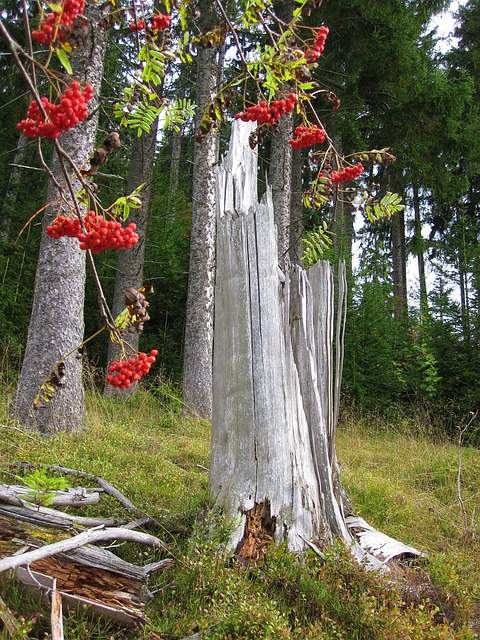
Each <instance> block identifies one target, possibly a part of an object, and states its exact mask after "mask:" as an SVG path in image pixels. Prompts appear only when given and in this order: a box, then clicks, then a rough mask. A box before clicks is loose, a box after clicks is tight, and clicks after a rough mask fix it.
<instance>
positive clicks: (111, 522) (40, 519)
mask: <svg viewBox="0 0 480 640" xmlns="http://www.w3.org/2000/svg"><path fill="white" fill-rule="evenodd" d="M22 504H23V506H21V507H19V506H15V505H10V504H9V505H7V504H2V503H1V502H0V514H3V515H6V516H9V517H14V518H15V519H17V520H23V521H24V522H31V523H32V524H38V525H40V526H44V527H58V528H59V529H71V528H72V527H73V526H79V527H98V526H105V527H111V526H115V525H117V524H121V523H120V522H119V521H118V520H115V519H114V518H91V517H85V516H74V515H71V514H69V513H64V512H63V511H56V510H55V509H49V508H48V507H39V506H33V505H31V504H28V503H26V502H25V501H22Z"/></svg>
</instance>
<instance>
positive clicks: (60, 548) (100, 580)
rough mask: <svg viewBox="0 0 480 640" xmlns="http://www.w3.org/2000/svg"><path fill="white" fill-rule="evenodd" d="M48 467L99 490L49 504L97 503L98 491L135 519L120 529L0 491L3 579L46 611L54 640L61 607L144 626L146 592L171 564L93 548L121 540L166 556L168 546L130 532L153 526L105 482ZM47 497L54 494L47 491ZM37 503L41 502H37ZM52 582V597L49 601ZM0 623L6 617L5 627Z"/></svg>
mask: <svg viewBox="0 0 480 640" xmlns="http://www.w3.org/2000/svg"><path fill="white" fill-rule="evenodd" d="M16 466H17V467H18V466H20V467H21V468H29V466H30V465H27V464H25V463H20V465H16ZM49 468H50V469H52V470H55V471H57V472H63V471H65V472H68V473H70V474H71V475H74V474H77V475H79V476H83V477H88V478H90V479H94V480H95V482H96V483H97V484H98V485H99V488H98V489H97V490H94V489H88V490H87V489H83V488H81V487H77V488H76V489H70V490H69V491H55V498H58V499H59V501H60V502H62V503H68V506H83V505H84V504H85V503H86V502H88V501H90V500H92V496H93V500H94V501H95V502H98V499H99V492H104V493H107V494H109V495H111V496H112V497H114V498H115V499H116V500H118V501H119V502H120V503H121V504H122V506H123V507H124V508H125V509H128V511H130V512H133V513H134V514H135V518H136V519H135V520H127V519H125V521H122V522H121V524H123V523H125V526H118V525H119V524H120V523H119V521H118V520H117V519H114V518H91V517H85V516H80V515H71V514H67V513H65V512H64V511H61V510H59V509H53V508H49V507H46V506H41V505H38V504H33V502H32V500H35V499H36V498H35V492H34V491H32V490H31V489H29V488H28V487H22V486H17V485H7V484H0V574H1V575H0V577H1V579H2V580H11V579H14V580H15V581H16V582H17V583H18V584H19V585H20V587H21V588H22V590H28V593H29V596H33V597H35V598H36V599H40V600H42V602H43V604H45V605H48V606H51V611H52V614H51V615H52V620H51V624H52V634H53V633H54V632H55V633H56V637H57V638H58V640H61V639H62V630H61V623H62V620H61V611H60V608H59V606H60V603H61V602H63V607H64V609H65V608H66V607H68V608H70V609H72V608H73V609H79V610H82V611H83V610H86V612H87V614H88V615H91V616H92V617H98V616H102V617H107V618H109V619H110V620H112V621H114V622H115V623H117V624H120V625H122V626H125V627H133V626H135V627H137V626H141V625H142V624H143V623H144V621H145V614H144V608H145V605H146V604H147V603H148V602H149V601H150V600H151V599H152V598H153V595H152V593H151V592H150V590H149V589H148V579H149V577H150V576H151V575H152V574H153V573H155V572H158V571H163V570H165V569H168V568H169V567H171V566H172V565H173V563H174V561H173V560H172V559H170V558H165V559H162V560H160V561H155V558H152V561H151V562H149V563H148V564H146V565H145V566H138V565H136V564H133V563H130V562H126V561H125V560H123V559H122V558H120V557H119V556H117V555H116V554H114V553H112V551H110V550H109V549H107V548H104V547H102V546H98V545H96V543H98V542H102V541H106V540H119V541H120V540H121V541H124V542H134V543H141V544H146V545H149V546H150V547H152V548H154V549H161V550H162V551H167V550H168V546H167V545H166V544H165V543H164V542H162V540H160V539H159V538H157V537H155V536H153V535H149V534H146V533H142V532H140V531H138V530H136V529H138V528H139V527H142V526H144V525H145V524H151V523H152V519H151V518H150V517H149V516H146V515H145V514H143V512H142V511H141V510H140V509H137V508H136V507H135V506H134V505H133V504H132V503H131V502H130V501H129V500H128V499H127V498H126V497H125V496H123V494H122V493H121V492H119V491H118V490H117V489H115V487H113V486H112V485H111V484H110V483H108V482H106V481H105V480H103V479H102V478H97V477H96V476H92V475H91V474H86V473H84V472H77V471H74V470H70V469H67V468H64V467H55V468H52V467H49ZM40 493H41V492H40ZM51 493H54V492H53V491H52V492H50V491H49V494H51ZM32 494H33V495H32ZM42 497H43V498H44V496H41V495H40V496H39V501H40V500H41V499H42ZM50 497H51V496H50V495H49V500H50ZM85 501H86V502H85ZM80 502H81V504H79V503H80ZM55 506H57V505H55ZM98 525H100V526H98ZM85 527H88V529H87V530H85V531H81V532H80V533H79V532H78V529H79V528H81V529H83V528H85ZM54 581H55V584H56V595H55V597H52V594H53V593H54V591H55V590H54V591H52V589H53V585H54ZM46 596H48V598H47V597H46ZM2 611H3V610H2V608H1V607H0V621H1V622H3V624H4V626H5V629H6V628H7V627H6V625H7V624H10V625H12V630H13V626H14V625H15V619H14V618H11V617H10V618H8V607H6V608H5V610H4V612H3V614H2ZM4 618H8V623H6V622H5V620H4ZM52 638H53V635H52Z"/></svg>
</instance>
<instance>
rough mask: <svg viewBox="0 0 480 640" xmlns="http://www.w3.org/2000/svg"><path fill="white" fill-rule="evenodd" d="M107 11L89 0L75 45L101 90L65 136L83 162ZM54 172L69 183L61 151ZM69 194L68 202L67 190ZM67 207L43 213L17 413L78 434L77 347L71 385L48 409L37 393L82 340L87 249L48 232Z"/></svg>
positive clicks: (84, 76) (85, 77) (29, 421)
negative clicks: (37, 405) (83, 35)
mask: <svg viewBox="0 0 480 640" xmlns="http://www.w3.org/2000/svg"><path fill="white" fill-rule="evenodd" d="M107 12H108V5H107V4H106V3H98V4H96V3H93V2H87V4H86V7H85V17H86V18H87V21H88V24H89V25H90V28H89V32H88V37H87V39H86V42H85V45H84V46H81V47H79V48H78V49H76V50H75V51H74V52H73V54H72V56H71V63H72V68H73V78H75V79H76V80H78V81H79V82H81V83H87V82H88V83H90V84H91V85H92V86H93V87H94V91H95V94H94V97H93V99H92V100H91V101H90V102H89V104H88V108H89V112H90V113H91V114H92V115H91V117H90V118H89V119H87V120H85V121H84V122H82V123H81V124H79V125H77V126H76V127H74V128H73V129H71V130H70V131H68V132H65V133H63V134H62V136H61V138H60V143H61V145H62V147H63V148H64V150H65V151H66V152H67V153H68V155H69V156H70V158H71V159H72V160H73V161H74V162H75V164H76V165H77V166H78V167H81V166H82V165H84V164H85V163H86V161H87V160H88V158H89V156H90V154H91V152H92V151H93V149H94V142H95V135H96V130H97V123H98V112H96V111H95V109H96V107H97V105H98V97H99V92H100V85H101V81H102V75H103V62H104V56H105V48H106V30H105V29H104V28H103V27H102V20H103V18H104V17H105V16H106V14H107ZM92 25H94V28H93V27H92ZM52 171H53V173H54V175H55V177H56V178H57V180H58V182H59V183H60V184H65V177H64V175H63V173H62V170H61V168H60V165H59V162H58V159H57V157H56V156H55V158H54V160H53V163H52ZM70 173H71V172H70ZM79 189H80V185H79V182H78V181H77V180H73V190H74V192H75V193H76V192H77V191H78V190H79ZM59 195H60V194H59V192H58V190H57V189H56V187H54V185H53V184H52V183H51V184H50V186H49V189H48V193H47V203H50V202H52V203H56V202H57V200H58V198H59ZM64 195H65V198H66V199H67V200H69V193H68V192H67V190H65V193H64ZM68 210H69V206H67V205H66V204H64V203H62V205H58V204H53V205H51V206H49V207H48V208H47V209H46V213H45V215H44V218H43V222H42V225H43V233H42V239H41V243H40V253H39V258H38V265H37V271H36V278H35V285H34V286H35V291H34V298H33V307H32V315H31V319H30V325H29V330H28V338H27V346H26V350H25V355H24V359H23V364H22V370H21V373H20V379H19V383H18V387H17V391H16V395H15V399H14V402H13V405H12V412H13V414H14V415H15V416H16V417H17V418H18V420H19V421H20V423H21V424H22V425H23V426H24V427H26V428H29V429H33V430H35V429H37V430H39V431H40V432H42V433H44V434H48V435H50V434H53V433H55V432H57V431H63V430H65V431H76V430H78V429H82V428H84V426H85V425H84V411H85V408H84V390H83V384H82V362H81V357H80V355H79V353H78V352H75V353H73V354H72V355H71V356H69V357H68V358H67V359H66V361H65V367H66V368H65V386H64V388H62V389H61V390H59V391H57V392H56V393H55V394H54V396H53V398H52V400H51V401H50V402H49V403H48V404H46V405H45V406H44V408H42V409H34V408H33V400H34V398H35V396H36V395H37V394H38V392H39V390H40V388H41V386H42V384H43V383H44V382H45V381H46V380H47V378H48V377H49V374H50V372H51V371H52V369H53V368H54V367H55V365H56V363H57V362H58V361H59V360H61V359H62V358H64V356H65V355H66V354H68V353H69V352H70V351H71V350H72V349H74V348H75V346H76V345H80V344H81V343H82V341H83V330H84V323H83V302H84V288H85V251H81V250H80V249H79V243H78V240H76V239H75V238H73V239H70V238H60V240H53V239H52V238H50V237H49V236H47V234H46V233H45V228H46V226H47V225H48V224H51V222H52V221H53V219H54V218H55V217H56V215H57V214H58V213H60V211H63V213H66V212H67V211H68Z"/></svg>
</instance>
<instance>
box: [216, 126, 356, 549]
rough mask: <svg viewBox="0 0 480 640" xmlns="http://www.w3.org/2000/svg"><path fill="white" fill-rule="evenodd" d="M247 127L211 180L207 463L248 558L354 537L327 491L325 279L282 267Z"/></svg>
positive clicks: (330, 478)
mask: <svg viewBox="0 0 480 640" xmlns="http://www.w3.org/2000/svg"><path fill="white" fill-rule="evenodd" d="M249 131H250V128H249V125H245V124H244V123H239V122H238V123H235V124H234V128H233V133H232V141H231V149H230V152H229V154H228V155H227V157H226V158H225V160H224V162H223V165H222V167H221V168H220V169H219V174H218V220H217V225H218V239H217V284H216V294H215V296H216V297H215V300H216V302H215V340H214V345H215V347H214V377H213V382H214V405H213V425H212V456H211V464H210V480H211V489H212V493H213V495H214V496H216V497H217V498H218V500H219V501H220V503H221V505H222V506H223V508H224V509H225V512H226V513H227V515H228V516H230V517H232V518H237V519H238V528H237V529H236V533H235V535H234V543H235V544H237V543H238V552H239V553H240V554H243V556H242V557H244V558H245V559H246V560H249V559H251V558H252V557H253V556H252V553H253V551H252V549H254V548H256V549H257V551H258V548H261V540H268V537H269V536H270V538H271V539H275V540H276V541H277V542H283V541H287V542H288V544H289V546H290V547H291V548H293V549H303V548H304V546H305V541H306V540H311V539H318V540H321V541H323V542H325V543H328V542H331V541H332V540H333V538H334V537H337V536H340V537H343V538H344V539H346V540H349V541H351V535H350V533H349V530H348V527H347V525H346V523H345V517H344V513H343V507H342V501H341V499H340V491H339V490H335V487H334V485H335V481H334V478H335V475H336V471H335V469H336V459H335V448H334V438H335V417H336V411H335V408H334V399H335V395H336V394H335V392H334V389H335V371H334V364H333V347H332V345H333V333H334V322H333V315H334V306H333V305H334V296H333V278H332V271H331V268H330V266H329V265H328V264H327V263H318V264H317V265H315V267H314V268H312V269H310V272H309V275H307V274H306V272H305V270H304V269H303V268H302V267H300V266H298V265H292V266H290V265H288V264H287V268H286V270H285V271H281V270H280V269H279V265H278V254H277V237H276V231H275V223H274V214H273V203H272V194H271V190H269V191H267V194H266V196H265V197H264V198H263V199H262V201H261V202H260V203H258V202H257V186H256V175H257V169H256V156H255V154H253V153H252V152H251V151H250V149H249V148H248V144H247V140H248V134H249ZM311 282H312V283H313V289H314V291H315V299H316V301H315V302H314V294H313V292H312V284H311ZM252 523H253V524H252ZM245 527H247V528H245ZM249 527H255V531H256V533H255V534H253V533H252V530H251V529H249ZM259 531H260V532H261V533H259ZM252 535H255V536H256V537H257V539H258V546H257V547H255V545H253V544H252Z"/></svg>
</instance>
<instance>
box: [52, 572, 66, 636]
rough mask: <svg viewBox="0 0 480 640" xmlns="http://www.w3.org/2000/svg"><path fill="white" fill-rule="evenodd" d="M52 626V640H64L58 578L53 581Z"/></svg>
mask: <svg viewBox="0 0 480 640" xmlns="http://www.w3.org/2000/svg"><path fill="white" fill-rule="evenodd" d="M50 624H51V626H52V640H64V637H63V614H62V595H61V593H60V592H59V591H57V579H56V578H55V579H54V580H53V587H52V610H51V614H50Z"/></svg>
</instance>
